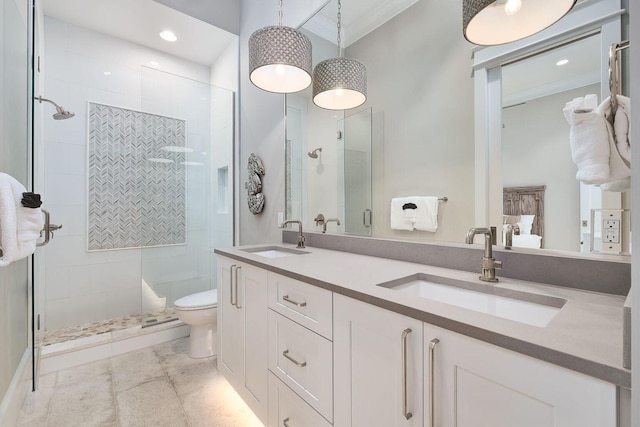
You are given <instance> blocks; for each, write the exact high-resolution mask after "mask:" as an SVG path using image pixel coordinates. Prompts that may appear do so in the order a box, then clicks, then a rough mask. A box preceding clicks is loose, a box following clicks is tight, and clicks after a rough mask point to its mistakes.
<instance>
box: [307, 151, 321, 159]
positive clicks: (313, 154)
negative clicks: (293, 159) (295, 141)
mask: <svg viewBox="0 0 640 427" xmlns="http://www.w3.org/2000/svg"><path fill="white" fill-rule="evenodd" d="M318 152H320V153H322V148H316V149H315V150H313V151H310V152H308V153H307V156H309V157H311V158H312V159H317V158H318Z"/></svg>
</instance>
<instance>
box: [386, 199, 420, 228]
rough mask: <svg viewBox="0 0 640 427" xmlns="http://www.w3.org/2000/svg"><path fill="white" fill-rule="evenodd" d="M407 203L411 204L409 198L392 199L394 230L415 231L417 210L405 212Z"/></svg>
mask: <svg viewBox="0 0 640 427" xmlns="http://www.w3.org/2000/svg"><path fill="white" fill-rule="evenodd" d="M405 203H411V200H410V199H409V197H396V198H393V199H391V215H390V216H391V228H392V229H393V230H407V231H413V223H414V221H415V214H414V212H411V211H415V210H416V209H406V210H403V209H402V207H403V206H404V205H405Z"/></svg>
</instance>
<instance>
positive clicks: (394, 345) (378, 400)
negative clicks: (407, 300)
mask: <svg viewBox="0 0 640 427" xmlns="http://www.w3.org/2000/svg"><path fill="white" fill-rule="evenodd" d="M409 331H410V332H409ZM333 345H334V409H335V410H334V425H335V426H336V427H349V426H351V427H372V426H384V427H396V426H398V427H400V426H402V427H406V426H415V427H419V426H422V422H423V416H422V404H423V402H422V390H423V384H422V383H423V380H422V376H423V375H422V374H423V371H422V362H423V357H422V322H419V321H417V320H415V319H411V318H408V317H404V316H401V315H399V314H396V313H392V312H390V311H387V310H383V309H381V308H378V307H375V306H372V305H369V304H365V303H362V302H359V301H355V300H353V299H350V298H347V297H344V296H342V295H334V341H333ZM403 356H406V357H404V358H403ZM405 384H406V393H405V392H404V390H405V389H404V385H405ZM408 413H411V416H409V414H408Z"/></svg>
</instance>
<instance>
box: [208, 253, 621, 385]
mask: <svg viewBox="0 0 640 427" xmlns="http://www.w3.org/2000/svg"><path fill="white" fill-rule="evenodd" d="M257 246H258V247H263V246H271V245H257ZM272 246H279V247H288V248H295V246H294V245H287V244H280V243H279V244H274V245H272ZM255 247H256V246H244V247H235V248H229V249H216V250H215V253H216V254H219V255H223V256H226V257H228V258H232V259H235V260H238V261H242V262H245V263H247V264H251V265H255V266H257V267H261V268H263V269H265V270H268V271H272V272H274V273H278V274H281V275H284V276H288V277H291V278H294V279H298V280H301V281H304V282H307V283H310V284H312V285H315V286H318V287H321V288H324V289H327V290H329V291H332V292H336V293H339V294H343V295H345V296H348V297H352V298H354V299H357V300H360V301H364V302H367V303H369V304H373V305H376V306H379V307H381V308H384V309H387V310H391V311H394V312H397V313H400V314H403V315H406V316H410V317H413V318H416V319H418V320H422V321H424V322H427V323H430V324H432V325H435V326H439V327H442V328H445V329H448V330H451V331H453V332H457V333H460V334H463V335H466V336H469V337H472V338H476V339H479V340H482V341H485V342H488V343H491V344H494V345H497V346H500V347H503V348H506V349H509V350H513V351H516V352H518V353H522V354H526V355H528V356H531V357H534V358H536V359H540V360H543V361H546V362H550V363H553V364H556V365H558V366H562V367H565V368H568V369H571V370H573V371H577V372H580V373H583V374H587V375H589V376H592V377H595V378H599V379H601V380H604V381H607V382H610V383H613V384H616V385H619V386H622V387H626V388H630V387H631V371H630V370H628V369H625V368H624V367H623V311H624V303H625V297H623V296H617V295H610V294H604V293H596V292H589V291H581V290H576V289H572V288H564V287H561V286H552V285H546V284H540V283H533V282H527V281H523V280H515V279H509V278H500V276H499V273H498V277H499V278H500V281H499V282H498V283H496V284H492V285H491V286H496V287H500V288H505V289H511V290H517V291H523V292H528V293H534V294H540V295H545V296H551V297H557V298H562V299H566V300H567V303H566V304H565V305H564V306H563V307H562V309H561V310H560V312H558V314H557V315H556V316H555V317H554V318H553V319H552V320H551V322H550V323H549V324H548V325H547V326H545V327H536V326H530V325H527V324H524V323H519V322H515V321H511V320H507V319H502V318H498V317H495V316H492V315H488V314H484V313H480V312H476V311H471V310H468V309H464V308H460V307H457V306H453V305H449V304H444V303H440V302H437V301H432V300H428V299H425V298H420V297H417V296H411V295H409V294H405V293H403V292H399V291H397V290H393V289H388V288H384V287H380V286H377V285H378V284H380V283H384V282H388V281H392V280H397V279H400V278H404V277H407V276H410V275H413V274H417V273H423V274H431V275H436V276H444V277H449V278H452V279H457V280H463V281H470V282H480V281H479V280H478V273H470V272H466V271H459V270H451V269H446V268H440V267H433V266H429V265H423V264H414V263H409V262H403V261H396V260H390V259H386V258H376V257H371V256H365V255H357V254H351V253H347V252H339V251H332V250H326V249H319V248H309V247H308V248H305V249H303V250H304V251H305V252H307V253H306V254H304V255H294V256H287V257H282V258H266V257H263V256H260V255H256V254H253V253H250V252H247V251H245V250H243V249H251V248H255ZM479 269H480V260H478V270H479Z"/></svg>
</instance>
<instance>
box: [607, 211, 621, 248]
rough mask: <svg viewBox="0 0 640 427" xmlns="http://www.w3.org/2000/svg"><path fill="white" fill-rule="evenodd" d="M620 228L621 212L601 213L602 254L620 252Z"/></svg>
mask: <svg viewBox="0 0 640 427" xmlns="http://www.w3.org/2000/svg"><path fill="white" fill-rule="evenodd" d="M621 227H622V212H620V211H613V210H612V211H606V210H603V211H602V252H609V253H620V252H622V242H621V240H620V236H621V235H620V229H621Z"/></svg>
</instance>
